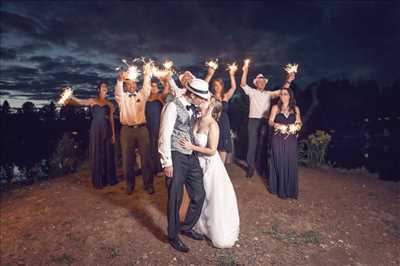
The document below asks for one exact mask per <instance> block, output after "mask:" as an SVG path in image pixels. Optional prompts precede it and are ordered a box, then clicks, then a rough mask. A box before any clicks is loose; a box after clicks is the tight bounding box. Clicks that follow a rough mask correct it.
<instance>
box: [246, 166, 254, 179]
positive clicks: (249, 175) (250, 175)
mask: <svg viewBox="0 0 400 266" xmlns="http://www.w3.org/2000/svg"><path fill="white" fill-rule="evenodd" d="M253 175H254V167H249V168H247V172H246V177H247V178H251V177H253Z"/></svg>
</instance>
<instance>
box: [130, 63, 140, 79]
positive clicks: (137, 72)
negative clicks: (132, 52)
mask: <svg viewBox="0 0 400 266" xmlns="http://www.w3.org/2000/svg"><path fill="white" fill-rule="evenodd" d="M140 74H141V73H140V70H139V69H138V67H137V66H134V65H131V66H129V67H128V71H127V76H128V79H130V80H134V81H137V79H138V77H139V76H140Z"/></svg>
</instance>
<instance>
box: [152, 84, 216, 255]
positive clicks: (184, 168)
mask: <svg viewBox="0 0 400 266" xmlns="http://www.w3.org/2000/svg"><path fill="white" fill-rule="evenodd" d="M186 88H187V90H186V92H185V94H183V95H182V96H179V97H177V98H175V99H174V100H173V101H172V102H170V103H168V104H167V105H166V107H165V109H164V111H163V113H162V117H161V127H160V138H159V142H158V152H159V153H160V156H161V164H162V166H163V169H164V173H165V176H166V178H167V181H168V239H169V243H170V244H171V246H172V247H173V248H174V249H176V250H178V251H181V252H188V251H189V248H188V247H187V246H186V245H185V244H184V243H183V242H182V240H181V239H180V238H179V233H181V234H183V235H186V236H188V237H190V238H193V239H195V240H203V239H204V236H203V235H200V234H198V233H196V232H195V231H194V230H193V229H192V228H193V226H194V225H195V224H196V222H197V220H198V219H199V217H200V214H201V210H202V207H203V202H204V198H205V192H204V187H203V172H202V170H201V168H200V164H199V159H198V157H197V155H196V154H195V153H193V152H192V151H191V150H187V149H185V148H183V147H182V146H181V145H180V144H179V140H180V139H182V138H186V139H188V140H191V141H192V142H193V129H192V125H193V122H194V119H195V109H196V107H195V106H197V105H200V104H202V103H204V102H206V101H207V100H208V99H209V97H210V94H209V91H208V83H207V82H206V81H204V80H202V79H196V78H194V79H192V80H191V81H190V82H189V84H188V86H187V87H186ZM183 185H185V186H186V189H187V192H188V194H189V198H190V203H189V208H188V210H187V213H186V217H185V220H184V222H183V224H181V223H180V221H179V208H180V206H181V203H182V196H183Z"/></svg>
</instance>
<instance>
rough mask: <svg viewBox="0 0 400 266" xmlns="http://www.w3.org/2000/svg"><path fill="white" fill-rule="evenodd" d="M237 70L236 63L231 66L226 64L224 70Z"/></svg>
mask: <svg viewBox="0 0 400 266" xmlns="http://www.w3.org/2000/svg"><path fill="white" fill-rule="evenodd" d="M237 69H238V66H237V64H236V62H233V64H228V68H227V69H226V70H228V71H232V72H235V71H236V70H237Z"/></svg>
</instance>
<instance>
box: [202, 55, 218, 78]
mask: <svg viewBox="0 0 400 266" xmlns="http://www.w3.org/2000/svg"><path fill="white" fill-rule="evenodd" d="M206 66H208V71H207V75H206V77H205V78H204V80H205V81H206V82H207V83H210V80H211V79H212V77H213V76H214V74H215V71H216V70H217V69H218V59H217V60H215V61H212V60H211V61H208V62H206Z"/></svg>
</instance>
